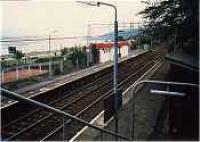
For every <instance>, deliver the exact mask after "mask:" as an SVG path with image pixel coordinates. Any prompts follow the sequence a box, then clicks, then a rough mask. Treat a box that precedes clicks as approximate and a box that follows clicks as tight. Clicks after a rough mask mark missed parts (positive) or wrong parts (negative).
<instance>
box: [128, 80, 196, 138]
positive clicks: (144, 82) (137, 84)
mask: <svg viewBox="0 0 200 142" xmlns="http://www.w3.org/2000/svg"><path fill="white" fill-rule="evenodd" d="M147 83H149V84H160V85H168V86H169V85H178V86H189V87H196V88H198V87H199V85H198V84H192V83H183V82H170V81H159V80H141V81H138V82H135V83H134V84H133V85H132V87H133V96H132V97H133V98H132V99H133V102H132V110H133V111H132V133H131V134H132V136H131V138H130V139H132V140H133V141H134V121H135V120H134V118H135V111H134V110H135V98H136V93H137V91H138V90H137V87H138V86H139V85H141V84H147ZM150 93H152V94H161V95H171V96H185V95H186V94H185V93H182V92H170V91H163V90H152V89H151V90H150Z"/></svg>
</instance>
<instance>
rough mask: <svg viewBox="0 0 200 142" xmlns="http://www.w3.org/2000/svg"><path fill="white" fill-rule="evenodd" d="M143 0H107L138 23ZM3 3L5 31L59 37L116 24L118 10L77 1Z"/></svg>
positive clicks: (123, 16)
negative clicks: (104, 24)
mask: <svg viewBox="0 0 200 142" xmlns="http://www.w3.org/2000/svg"><path fill="white" fill-rule="evenodd" d="M140 1H141V0H132V1H107V2H109V3H112V4H115V5H116V6H117V7H118V19H119V23H121V22H133V21H134V22H138V21H139V19H140V18H139V16H136V15H135V14H136V13H137V12H139V11H140V10H141V9H143V7H144V6H143V5H142V4H141V2H140ZM0 3H1V7H2V8H1V9H2V10H1V29H0V30H1V31H0V32H1V33H2V35H1V36H2V37H7V36H9V37H10V36H47V35H48V34H49V33H50V32H51V31H54V30H56V31H57V32H56V33H55V34H56V35H57V36H61V35H65V36H79V35H81V36H82V35H86V34H87V27H88V26H87V25H88V24H93V23H113V20H114V19H113V18H114V11H113V9H111V8H109V7H105V6H102V7H90V6H83V5H81V4H78V3H76V2H75V1H4V2H0Z"/></svg>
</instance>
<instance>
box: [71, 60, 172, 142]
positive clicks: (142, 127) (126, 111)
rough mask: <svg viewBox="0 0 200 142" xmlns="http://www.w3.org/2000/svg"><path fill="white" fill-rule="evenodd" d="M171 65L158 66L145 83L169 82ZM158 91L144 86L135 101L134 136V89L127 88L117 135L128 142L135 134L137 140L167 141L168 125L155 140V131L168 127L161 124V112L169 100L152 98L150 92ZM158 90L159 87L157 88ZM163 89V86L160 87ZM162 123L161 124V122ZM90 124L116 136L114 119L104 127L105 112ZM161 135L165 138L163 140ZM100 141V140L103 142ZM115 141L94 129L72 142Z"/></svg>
mask: <svg viewBox="0 0 200 142" xmlns="http://www.w3.org/2000/svg"><path fill="white" fill-rule="evenodd" d="M168 68H169V67H168V64H167V63H166V62H165V61H164V62H161V63H160V64H158V65H157V67H156V66H155V68H152V69H150V70H149V71H148V73H147V74H146V75H144V76H143V77H142V78H140V80H142V79H150V80H162V81H164V80H165V79H166V76H167V73H168ZM150 87H155V85H154V86H153V85H144V86H142V87H141V88H140V89H139V91H138V93H137V97H136V99H135V100H134V102H135V110H134V111H135V118H134V132H133V130H132V128H131V126H132V112H133V107H132V103H133V102H132V101H133V99H132V94H133V93H132V91H133V90H132V88H131V86H130V88H128V89H127V90H126V91H125V92H123V107H122V109H121V110H119V112H118V132H119V134H120V135H122V136H125V137H127V138H130V137H131V134H132V133H134V140H150V139H151V138H152V136H153V139H159V140H161V139H165V136H164V134H163V133H164V132H165V129H166V128H167V124H165V127H164V128H163V127H162V132H163V133H162V134H157V135H156V136H158V135H159V136H158V137H159V138H156V137H154V133H155V130H157V129H158V127H160V126H159V125H160V123H166V122H165V120H160V117H161V116H160V115H161V114H160V112H161V111H162V110H163V106H164V105H165V100H166V96H163V95H155V94H149V88H150ZM156 88H159V86H156ZM160 88H161V86H160ZM161 121H162V122H161ZM90 123H91V124H94V125H97V126H99V127H101V128H104V129H107V130H110V131H113V132H115V118H114V117H112V118H111V119H110V120H108V122H106V123H104V112H101V113H100V114H99V116H97V117H96V118H94V119H93V120H92V121H91V122H90ZM161 135H162V136H161ZM100 137H101V138H100ZM74 140H75V141H79V140H80V141H84V140H86V141H94V140H95V141H96V140H103V141H113V140H115V137H114V136H111V135H107V134H101V135H100V132H97V131H96V130H93V129H91V128H86V127H85V128H83V129H82V130H81V131H80V132H79V133H77V135H75V136H74V137H73V138H72V139H71V141H74Z"/></svg>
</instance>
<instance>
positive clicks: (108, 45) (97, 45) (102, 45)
mask: <svg viewBox="0 0 200 142" xmlns="http://www.w3.org/2000/svg"><path fill="white" fill-rule="evenodd" d="M113 44H114V43H113V42H101V43H92V44H90V47H91V48H98V49H101V48H112V47H113ZM124 45H128V42H127V41H119V42H118V48H120V47H122V46H124Z"/></svg>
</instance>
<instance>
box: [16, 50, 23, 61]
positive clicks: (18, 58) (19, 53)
mask: <svg viewBox="0 0 200 142" xmlns="http://www.w3.org/2000/svg"><path fill="white" fill-rule="evenodd" d="M22 57H24V54H23V53H22V52H21V51H19V50H16V53H15V58H16V59H17V60H21V59H22Z"/></svg>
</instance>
